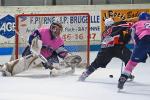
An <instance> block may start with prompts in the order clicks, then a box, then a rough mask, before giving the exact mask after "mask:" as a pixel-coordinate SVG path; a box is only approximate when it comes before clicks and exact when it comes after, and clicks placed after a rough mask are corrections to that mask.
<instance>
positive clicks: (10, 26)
mask: <svg viewBox="0 0 150 100" xmlns="http://www.w3.org/2000/svg"><path fill="white" fill-rule="evenodd" d="M0 35H2V36H4V37H6V38H11V37H13V36H14V35H15V18H14V17H13V16H11V15H7V16H5V17H3V18H1V19H0Z"/></svg>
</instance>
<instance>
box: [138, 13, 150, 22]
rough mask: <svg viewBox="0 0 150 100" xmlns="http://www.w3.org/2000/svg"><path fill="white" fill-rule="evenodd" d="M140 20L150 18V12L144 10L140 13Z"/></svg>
mask: <svg viewBox="0 0 150 100" xmlns="http://www.w3.org/2000/svg"><path fill="white" fill-rule="evenodd" d="M139 20H150V14H148V13H146V12H142V13H140V14H139Z"/></svg>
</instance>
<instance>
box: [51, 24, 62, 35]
mask: <svg viewBox="0 0 150 100" xmlns="http://www.w3.org/2000/svg"><path fill="white" fill-rule="evenodd" d="M50 30H51V31H52V33H53V34H55V35H59V34H60V33H61V31H62V30H63V27H62V24H61V23H59V22H53V23H52V24H51V25H50Z"/></svg>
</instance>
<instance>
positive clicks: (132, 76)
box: [127, 74, 135, 82]
mask: <svg viewBox="0 0 150 100" xmlns="http://www.w3.org/2000/svg"><path fill="white" fill-rule="evenodd" d="M134 78H135V76H134V75H132V74H131V75H130V76H129V77H128V80H127V81H128V82H131V81H133V80H134Z"/></svg>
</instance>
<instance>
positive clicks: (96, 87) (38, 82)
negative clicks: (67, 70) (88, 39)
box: [0, 52, 150, 100]
mask: <svg viewBox="0 0 150 100" xmlns="http://www.w3.org/2000/svg"><path fill="white" fill-rule="evenodd" d="M96 54H97V52H91V61H93V60H94V58H95V56H96ZM9 58H10V56H1V57H0V62H1V63H4V62H7V61H8V60H9ZM149 65H150V59H147V63H146V64H143V63H141V64H139V65H138V66H137V67H136V69H135V70H134V72H133V74H134V75H135V80H134V81H132V82H127V83H126V84H125V87H124V89H123V90H122V91H121V92H117V91H118V89H117V82H118V78H119V76H120V69H121V66H122V62H121V60H119V59H117V58H114V59H112V61H111V62H110V63H109V64H108V66H107V68H106V69H98V70H97V71H95V72H94V73H93V74H92V75H91V76H89V77H88V78H87V79H86V81H85V82H79V81H77V80H78V77H79V76H80V75H81V73H82V72H83V71H84V69H76V72H75V73H74V74H73V75H70V76H59V77H55V78H50V77H49V71H48V70H44V69H39V68H36V69H35V68H34V69H30V70H28V71H25V72H22V73H21V74H18V75H16V76H14V77H0V100H133V99H134V100H150V79H149V78H148V77H149V75H150V66H149ZM109 75H113V76H114V77H113V78H109Z"/></svg>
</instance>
